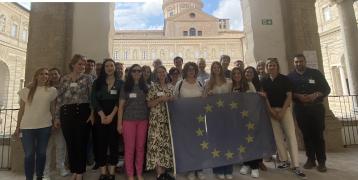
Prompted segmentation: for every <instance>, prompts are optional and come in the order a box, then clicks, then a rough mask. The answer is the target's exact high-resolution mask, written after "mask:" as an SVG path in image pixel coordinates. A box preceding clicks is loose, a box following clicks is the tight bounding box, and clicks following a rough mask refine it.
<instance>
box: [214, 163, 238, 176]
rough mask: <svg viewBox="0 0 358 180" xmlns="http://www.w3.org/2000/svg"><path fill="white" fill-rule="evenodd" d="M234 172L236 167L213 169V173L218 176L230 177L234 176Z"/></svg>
mask: <svg viewBox="0 0 358 180" xmlns="http://www.w3.org/2000/svg"><path fill="white" fill-rule="evenodd" d="M233 171H234V165H227V166H220V167H215V168H213V173H214V174H216V175H218V174H223V175H229V174H232V172H233Z"/></svg>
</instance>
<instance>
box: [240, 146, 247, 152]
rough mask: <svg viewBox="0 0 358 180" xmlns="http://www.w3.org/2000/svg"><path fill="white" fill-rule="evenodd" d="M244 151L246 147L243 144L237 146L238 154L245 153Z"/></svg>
mask: <svg viewBox="0 0 358 180" xmlns="http://www.w3.org/2000/svg"><path fill="white" fill-rule="evenodd" d="M245 152H246V147H245V146H243V145H240V147H239V153H240V154H243V153H245Z"/></svg>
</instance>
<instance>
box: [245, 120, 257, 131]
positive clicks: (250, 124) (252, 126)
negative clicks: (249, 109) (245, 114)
mask: <svg viewBox="0 0 358 180" xmlns="http://www.w3.org/2000/svg"><path fill="white" fill-rule="evenodd" d="M246 127H247V129H248V130H254V129H255V124H254V123H252V122H251V121H250V122H249V123H248V124H246Z"/></svg>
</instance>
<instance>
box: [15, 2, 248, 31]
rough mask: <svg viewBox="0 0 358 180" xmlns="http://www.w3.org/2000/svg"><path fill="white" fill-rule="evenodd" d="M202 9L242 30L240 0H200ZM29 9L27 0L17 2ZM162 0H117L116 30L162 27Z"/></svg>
mask: <svg viewBox="0 0 358 180" xmlns="http://www.w3.org/2000/svg"><path fill="white" fill-rule="evenodd" d="M202 2H203V3H204V8H203V11H204V12H206V13H208V14H210V15H213V16H215V17H217V18H228V19H230V24H231V29H232V30H243V23H242V11H241V3H240V0H202ZM19 3H20V4H21V5H23V6H24V7H26V8H28V9H30V8H31V7H30V6H31V5H30V3H29V2H19ZM162 3H163V0H118V2H116V8H115V11H114V21H115V22H114V26H115V29H116V30H145V29H146V30H148V29H150V30H160V29H163V24H164V17H163V11H162Z"/></svg>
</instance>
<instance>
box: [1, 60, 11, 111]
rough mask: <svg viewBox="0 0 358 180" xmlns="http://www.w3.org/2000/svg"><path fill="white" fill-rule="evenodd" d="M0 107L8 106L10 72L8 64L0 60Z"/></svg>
mask: <svg viewBox="0 0 358 180" xmlns="http://www.w3.org/2000/svg"><path fill="white" fill-rule="evenodd" d="M0 77H1V78H0V109H2V108H4V107H6V106H7V101H8V91H9V80H10V72H9V67H8V66H7V64H6V63H5V62H3V61H1V60H0Z"/></svg>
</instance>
